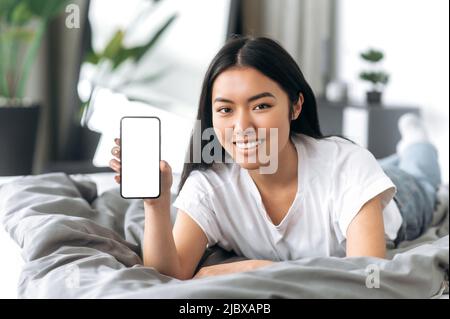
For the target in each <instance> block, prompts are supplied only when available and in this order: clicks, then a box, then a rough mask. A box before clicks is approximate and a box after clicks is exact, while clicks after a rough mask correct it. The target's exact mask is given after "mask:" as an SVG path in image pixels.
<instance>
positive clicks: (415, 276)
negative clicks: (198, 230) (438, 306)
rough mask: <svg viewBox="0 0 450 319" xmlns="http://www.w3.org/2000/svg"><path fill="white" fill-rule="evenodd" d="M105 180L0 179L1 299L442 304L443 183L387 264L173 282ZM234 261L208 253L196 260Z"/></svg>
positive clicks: (354, 262)
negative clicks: (430, 215) (427, 218)
mask: <svg viewBox="0 0 450 319" xmlns="http://www.w3.org/2000/svg"><path fill="white" fill-rule="evenodd" d="M112 177H113V173H99V174H86V175H67V174H64V173H50V174H43V175H34V176H22V177H12V178H0V213H1V220H2V227H1V236H0V242H1V246H2V249H3V250H4V251H6V258H5V259H3V258H2V259H3V260H7V263H6V265H4V264H5V263H2V264H3V265H2V270H1V278H0V280H1V282H2V291H1V294H2V295H0V297H3V298H15V297H19V298H448V266H449V254H448V252H449V249H448V245H449V238H448V223H449V220H448V218H449V214H448V186H447V185H443V186H442V187H441V189H440V192H439V194H440V195H439V205H438V206H437V208H436V212H435V216H437V217H436V218H435V221H434V223H433V227H431V228H430V229H429V230H428V231H427V232H426V233H425V234H423V235H422V236H421V237H420V238H418V239H416V240H414V241H412V242H405V243H402V244H401V245H400V247H397V248H396V249H391V250H389V251H388V258H387V259H378V258H370V257H352V258H334V257H314V258H305V259H301V260H295V261H286V262H279V263H276V264H274V265H273V266H269V267H266V268H262V269H258V270H254V271H251V272H245V273H238V274H230V275H223V276H217V277H209V278H202V279H193V280H187V281H180V280H177V279H175V278H171V277H168V276H164V275H162V274H160V273H158V272H157V271H156V270H155V269H153V268H150V267H144V266H142V260H141V253H140V251H141V238H142V234H143V221H144V216H143V205H142V201H140V200H125V199H123V198H121V197H120V194H119V189H118V187H117V185H116V184H114V182H113V178H112ZM176 181H177V176H175V183H174V187H173V191H175V185H176V184H177V183H176ZM174 197H175V196H172V199H174ZM171 213H172V219H174V218H175V211H174V210H172V212H171ZM234 258H236V256H233V255H232V254H230V253H228V252H225V251H223V250H221V249H220V248H218V247H211V248H209V249H208V250H207V252H206V253H205V256H204V258H203V259H202V262H201V263H202V264H204V265H206V264H207V265H210V264H215V263H222V262H227V261H230V260H234ZM374 280H375V281H374ZM5 283H6V285H5Z"/></svg>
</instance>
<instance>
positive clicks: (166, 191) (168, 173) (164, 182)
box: [109, 138, 173, 208]
mask: <svg viewBox="0 0 450 319" xmlns="http://www.w3.org/2000/svg"><path fill="white" fill-rule="evenodd" d="M114 142H115V144H116V146H114V147H113V148H112V149H111V154H112V155H113V156H114V158H113V159H111V160H110V161H109V167H111V168H112V170H113V171H115V172H116V173H117V174H118V175H116V176H114V180H115V181H116V183H117V184H120V182H121V176H120V165H121V163H120V155H121V154H120V138H115V139H114ZM159 169H160V170H161V194H160V196H159V197H158V198H155V199H153V198H146V199H144V204H145V205H147V206H149V207H157V206H158V207H160V206H161V205H164V207H165V208H166V207H170V188H171V187H172V181H173V178H172V168H171V167H170V165H169V163H167V162H166V161H160V162H159Z"/></svg>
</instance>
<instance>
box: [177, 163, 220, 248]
mask: <svg viewBox="0 0 450 319" xmlns="http://www.w3.org/2000/svg"><path fill="white" fill-rule="evenodd" d="M205 179H206V177H205V176H203V175H202V174H201V172H198V171H193V172H191V174H190V175H189V177H188V178H187V179H186V181H185V183H184V185H183V188H182V189H181V190H180V193H179V194H178V196H177V198H176V199H175V201H174V202H173V206H174V207H176V208H178V209H181V210H183V211H184V212H185V213H187V214H188V215H189V216H190V217H191V218H192V219H193V220H194V221H195V222H196V223H197V225H198V226H199V227H200V228H201V229H202V230H203V232H204V233H205V235H206V237H207V238H208V247H211V246H213V245H215V244H216V243H217V242H218V241H219V238H220V230H219V227H218V222H217V218H216V215H215V213H214V211H213V209H212V205H211V196H210V194H209V193H208V191H207V187H205V186H206V185H205V183H206V180H205Z"/></svg>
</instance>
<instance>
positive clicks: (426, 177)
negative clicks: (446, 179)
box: [397, 113, 441, 205]
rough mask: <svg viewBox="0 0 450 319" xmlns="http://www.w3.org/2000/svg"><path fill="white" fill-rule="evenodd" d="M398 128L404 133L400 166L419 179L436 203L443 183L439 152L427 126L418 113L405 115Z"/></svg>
mask: <svg viewBox="0 0 450 319" xmlns="http://www.w3.org/2000/svg"><path fill="white" fill-rule="evenodd" d="M398 128H399V131H400V134H401V135H402V140H401V141H400V142H399V143H398V146H397V153H398V156H399V162H398V167H399V168H400V169H402V170H404V171H405V172H407V173H409V174H411V175H413V176H414V177H416V178H417V179H418V180H419V182H420V183H421V184H422V186H423V187H424V189H425V190H426V192H427V196H428V197H429V198H430V200H431V202H432V203H433V205H434V203H435V198H436V192H437V190H438V188H439V185H440V184H441V170H440V167H439V162H438V152H437V150H436V148H435V147H434V146H433V145H432V144H431V143H430V141H429V139H428V134H427V132H426V129H425V126H424V124H423V122H422V120H421V119H420V118H419V117H418V116H417V115H415V114H412V113H410V114H405V115H403V116H402V117H401V118H400V119H399V123H398Z"/></svg>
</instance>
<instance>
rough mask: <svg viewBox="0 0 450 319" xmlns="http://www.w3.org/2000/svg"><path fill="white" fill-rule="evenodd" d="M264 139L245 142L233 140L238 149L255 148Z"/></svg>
mask: <svg viewBox="0 0 450 319" xmlns="http://www.w3.org/2000/svg"><path fill="white" fill-rule="evenodd" d="M263 141H264V140H256V141H247V142H233V144H234V145H236V147H237V148H238V149H240V150H251V149H255V148H257V147H258V146H259V145H261V144H262V142H263Z"/></svg>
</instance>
